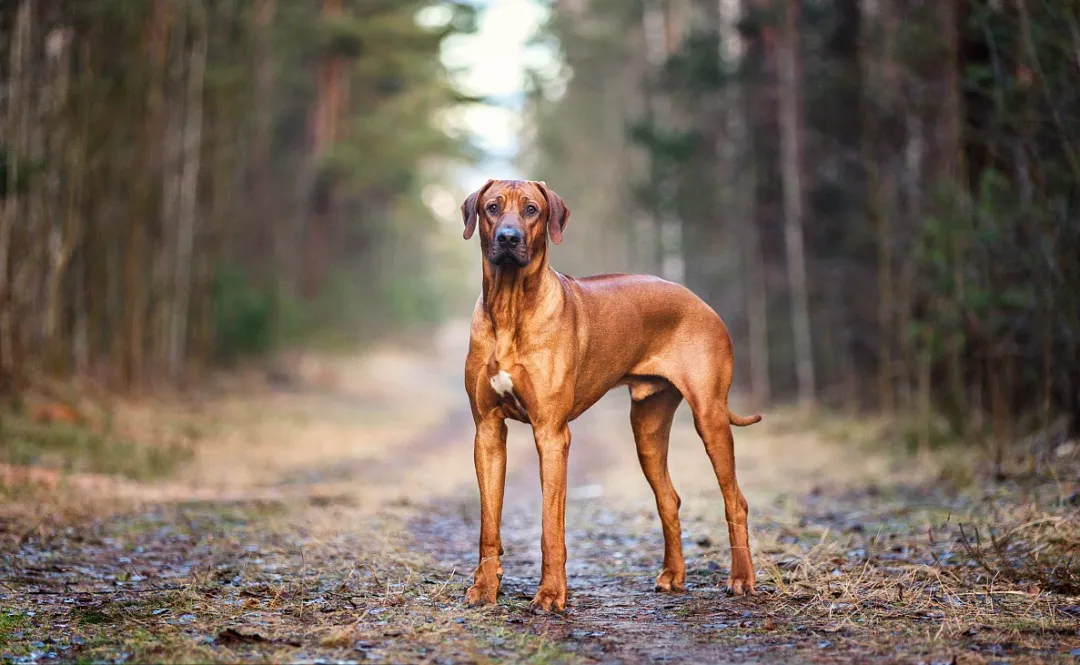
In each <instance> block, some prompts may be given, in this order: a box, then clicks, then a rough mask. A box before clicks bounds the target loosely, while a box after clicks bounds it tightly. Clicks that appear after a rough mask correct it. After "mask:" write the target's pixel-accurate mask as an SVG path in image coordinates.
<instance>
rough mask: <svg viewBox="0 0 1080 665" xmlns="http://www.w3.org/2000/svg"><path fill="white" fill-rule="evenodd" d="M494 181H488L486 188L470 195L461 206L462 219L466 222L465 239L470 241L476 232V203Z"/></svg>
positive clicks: (485, 184)
mask: <svg viewBox="0 0 1080 665" xmlns="http://www.w3.org/2000/svg"><path fill="white" fill-rule="evenodd" d="M493 182H495V181H494V180H488V181H487V182H485V183H484V186H483V187H481V188H480V189H478V190H476V191H475V192H473V193H472V194H469V196H468V198H466V199H465V202H464V203H462V204H461V219H462V220H463V221H464V222H465V235H464V237H465V239H466V240H468V239H469V238H471V237H472V236H473V233H474V232H475V231H476V219H477V218H476V202H477V201H479V200H480V197H481V196H483V195H484V191H485V190H487V188H488V187H490V186H491V183H493Z"/></svg>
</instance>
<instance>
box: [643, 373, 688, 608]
mask: <svg viewBox="0 0 1080 665" xmlns="http://www.w3.org/2000/svg"><path fill="white" fill-rule="evenodd" d="M631 395H633V391H631ZM680 402H682V395H681V394H679V391H678V390H676V389H675V388H674V387H672V386H669V387H668V388H666V389H664V390H661V391H660V392H657V393H655V394H652V395H649V396H647V397H644V398H642V399H634V400H633V401H632V402H631V403H630V425H631V427H633V430H634V442H635V443H636V444H637V453H638V461H640V462H641V470H642V471H644V472H645V479H646V480H648V481H649V486H651V487H652V490H653V494H655V495H656V510H657V512H659V513H660V522H661V524H662V525H663V529H664V569H663V570H661V571H660V575H659V576H658V577H657V578H656V590H657V591H683V590H685V589H686V564H685V562H684V561H683V551H682V529H681V526H680V524H679V505H680V504H681V503H682V501H681V500H680V499H679V495H678V494H677V493H676V492H675V487H674V486H673V485H672V484H671V475H670V474H669V473H668V440H669V438H670V434H671V423H672V421H673V420H674V419H675V410H676V409H678V408H679V403H680Z"/></svg>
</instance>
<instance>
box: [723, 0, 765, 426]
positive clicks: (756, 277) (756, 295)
mask: <svg viewBox="0 0 1080 665" xmlns="http://www.w3.org/2000/svg"><path fill="white" fill-rule="evenodd" d="M745 2H746V0H744V3H743V5H741V6H739V7H738V8H737V12H738V14H739V15H736V16H728V14H729V9H728V7H729V6H730V5H729V4H728V2H727V0H719V5H720V8H719V9H720V15H721V16H722V17H724V20H726V21H727V22H729V23H730V24H731V25H737V24H738V22H739V19H740V17H741V16H746V15H747V13H748V11H747V9H748V8H747V7H746V6H745ZM731 36H732V37H734V35H731ZM723 41H724V40H721V48H723ZM753 48H754V44H753V43H744V44H742V47H741V49H740V50H741V51H742V53H741V54H740V57H741V58H744V59H745V58H746V57H747V54H748V53H750V52H751V50H752V49H753ZM720 58H721V61H723V59H724V56H723V54H722V53H721V54H720ZM758 86H760V82H759V83H756V84H755V83H749V84H746V83H743V84H740V85H738V86H733V87H732V88H731V89H730V90H729V91H728V92H727V95H726V97H727V101H728V102H729V103H728V104H726V105H725V106H726V108H727V109H728V112H727V120H728V125H727V130H726V137H725V138H726V144H727V150H726V152H727V154H726V155H724V160H723V161H725V162H726V165H727V168H725V169H724V171H723V173H724V179H725V181H727V182H728V184H729V186H730V187H731V190H732V196H733V197H736V199H737V203H736V205H735V206H734V208H735V210H736V211H737V213H736V214H737V217H738V219H740V220H742V221H743V223H742V224H741V225H740V227H739V229H738V231H737V232H736V234H735V235H736V237H737V238H738V239H739V244H740V246H741V247H740V249H741V252H740V253H741V255H742V264H743V282H744V289H743V293H744V297H745V300H746V312H747V338H748V339H747V341H748V347H749V356H750V395H751V400H752V402H753V408H755V409H761V408H763V407H764V406H765V405H767V404H768V403H769V402H770V400H771V399H772V390H771V387H770V383H769V330H768V311H769V294H768V288H767V284H766V280H765V258H764V256H763V255H762V251H761V229H760V227H759V217H760V216H759V214H758V211H757V209H756V207H757V202H758V201H757V191H758V178H757V172H758V169H759V168H760V165H759V164H758V163H757V156H756V155H755V154H754V150H753V147H754V145H753V140H752V136H751V132H752V131H753V130H754V127H753V124H752V123H751V119H752V118H753V117H754V115H755V113H756V112H757V110H758V109H759V108H760V107H761V101H760V100H759V99H757V98H758V97H760V96H761V95H760V91H757V90H756V88H757V87H758Z"/></svg>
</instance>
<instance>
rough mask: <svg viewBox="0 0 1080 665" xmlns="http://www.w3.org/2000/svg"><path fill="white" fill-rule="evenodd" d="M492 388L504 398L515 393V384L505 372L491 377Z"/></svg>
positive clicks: (501, 371)
mask: <svg viewBox="0 0 1080 665" xmlns="http://www.w3.org/2000/svg"><path fill="white" fill-rule="evenodd" d="M491 387H492V388H494V389H495V392H497V393H499V394H500V395H502V396H503V397H505V396H507V395H512V394H513V393H514V382H513V381H512V380H511V379H510V375H509V374H507V373H506V372H505V371H503V370H499V373H498V374H496V375H495V376H493V377H491Z"/></svg>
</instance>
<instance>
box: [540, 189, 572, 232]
mask: <svg viewBox="0 0 1080 665" xmlns="http://www.w3.org/2000/svg"><path fill="white" fill-rule="evenodd" d="M536 184H537V185H539V186H540V189H541V190H542V191H543V192H544V198H545V199H547V207H548V222H547V224H548V235H550V236H551V242H553V243H555V244H556V245H558V244H559V243H561V242H562V232H563V229H565V228H566V223H567V222H568V221H570V208H567V207H566V203H565V202H564V201H563V200H562V197H561V196H559V195H558V194H556V193H555V192H553V191H551V190H550V189H549V188H548V186H547V183H546V182H544V181H542V180H541V181H538V182H537V183H536Z"/></svg>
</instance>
